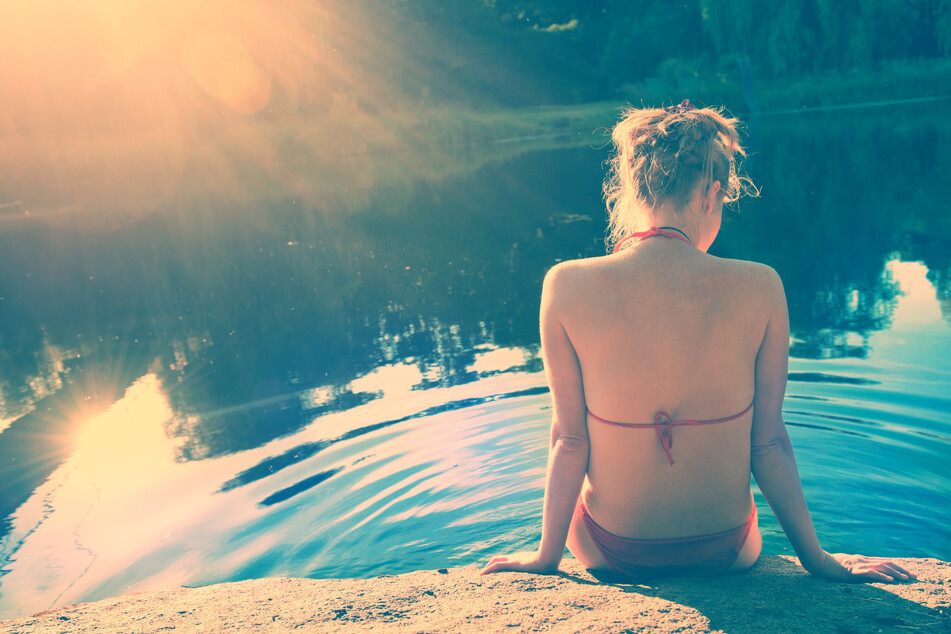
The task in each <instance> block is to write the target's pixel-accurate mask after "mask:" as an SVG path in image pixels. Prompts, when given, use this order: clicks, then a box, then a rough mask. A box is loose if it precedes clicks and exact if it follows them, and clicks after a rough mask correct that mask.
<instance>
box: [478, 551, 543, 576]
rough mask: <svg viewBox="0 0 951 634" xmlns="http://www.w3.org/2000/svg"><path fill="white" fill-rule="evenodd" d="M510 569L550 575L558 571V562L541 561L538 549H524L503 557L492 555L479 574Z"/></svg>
mask: <svg viewBox="0 0 951 634" xmlns="http://www.w3.org/2000/svg"><path fill="white" fill-rule="evenodd" d="M505 570H510V571H514V572H533V573H536V574H542V575H550V574H553V573H555V572H558V564H557V563H555V564H554V565H552V564H550V563H547V562H543V561H542V560H541V557H540V556H539V553H538V551H531V552H530V551H525V552H520V553H515V554H514V555H508V556H503V557H493V558H492V559H491V560H490V561H489V563H488V564H486V566H485V568H483V569H482V572H481V573H479V574H482V575H489V574H492V573H493V572H503V571H505Z"/></svg>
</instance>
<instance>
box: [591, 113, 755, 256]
mask: <svg viewBox="0 0 951 634" xmlns="http://www.w3.org/2000/svg"><path fill="white" fill-rule="evenodd" d="M740 125H741V124H740V122H739V121H738V120H737V119H734V118H732V117H727V116H724V115H723V114H721V110H719V109H715V108H694V107H693V106H690V105H689V104H687V102H684V104H681V105H680V106H672V107H669V108H628V109H627V110H626V111H624V113H623V116H622V118H621V120H620V121H619V122H618V124H617V125H616V126H614V131H613V133H612V135H611V136H612V139H613V141H614V149H615V151H614V154H613V156H612V157H611V158H610V159H609V160H608V175H607V178H606V179H605V181H604V200H605V202H606V203H607V207H608V231H607V238H606V240H605V242H606V244H607V246H608V250H609V251H610V250H611V248H612V247H613V245H615V244H617V243H618V242H620V241H621V240H622V239H623V238H625V237H626V236H628V235H630V234H631V233H634V232H635V231H640V230H643V229H646V228H648V227H649V226H650V225H651V224H653V223H652V222H651V221H652V216H653V210H654V209H655V208H656V207H658V206H659V205H662V204H664V203H666V202H668V201H669V202H672V203H673V204H674V206H675V207H676V208H677V209H681V208H683V207H684V206H685V205H686V204H687V203H688V202H689V201H690V197H691V196H692V195H693V193H694V192H695V191H696V189H697V187H698V186H701V185H702V186H703V189H704V191H706V189H707V188H708V187H709V186H710V185H711V184H712V183H713V181H720V186H721V187H722V191H723V202H725V203H730V202H735V201H736V200H737V199H738V198H740V196H742V195H743V194H744V193H752V195H756V193H758V192H756V188H755V187H754V186H753V183H752V182H751V181H750V180H749V179H748V178H746V177H745V176H739V175H737V167H736V155H737V154H739V155H740V156H745V155H746V154H745V153H744V151H743V148H742V147H741V146H740V139H739V134H738V133H737V128H738V127H739V126H740Z"/></svg>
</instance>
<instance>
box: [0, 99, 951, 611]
mask: <svg viewBox="0 0 951 634" xmlns="http://www.w3.org/2000/svg"><path fill="white" fill-rule="evenodd" d="M921 110H922V109H921V108H911V107H907V108H901V107H897V106H896V107H889V108H879V109H874V110H869V111H840V112H835V113H802V114H795V115H786V116H773V117H768V116H763V117H762V118H761V119H760V120H759V121H756V122H754V123H753V125H751V138H750V146H751V159H750V160H749V161H748V171H749V173H750V175H751V177H752V178H753V180H754V181H755V182H756V183H757V184H758V185H759V186H760V188H761V191H762V195H761V196H760V197H759V198H755V199H744V200H743V201H741V203H740V206H739V210H738V211H736V212H731V213H729V214H728V217H727V218H726V220H725V223H724V228H723V230H722V231H721V234H720V237H719V238H718V241H717V243H716V244H715V245H714V247H713V248H712V249H711V252H712V253H714V254H715V255H719V256H723V257H736V258H742V259H752V260H758V261H762V262H766V263H767V264H769V265H771V266H773V267H774V268H776V270H777V271H778V272H779V273H780V275H781V276H782V278H783V280H784V283H785V287H786V293H787V296H788V300H789V308H790V320H791V327H792V341H791V347H790V353H791V359H790V377H789V379H790V380H789V386H788V390H787V400H786V403H785V417H786V421H787V425H788V427H789V433H790V436H791V438H792V440H793V444H794V446H795V449H796V453H797V458H798V461H799V469H800V472H801V474H802V479H803V487H804V489H805V493H806V499H807V501H808V502H809V505H810V509H811V510H812V512H813V517H814V520H815V524H816V527H817V531H818V533H819V536H820V539H821V541H822V543H823V545H824V546H825V548H826V549H828V550H830V551H833V552H835V551H847V552H854V551H858V552H862V553H864V554H873V555H893V556H914V557H938V558H941V559H945V560H948V559H951V529H949V523H948V521H947V519H948V509H949V508H951V462H949V460H948V455H949V452H951V249H949V247H948V245H949V244H951V214H948V205H947V195H946V192H945V191H944V183H946V181H947V173H948V170H949V169H951V128H949V126H948V124H947V122H946V121H943V120H942V118H941V117H939V116H938V115H937V114H933V115H932V114H929V113H927V112H922V111H921ZM583 132H585V133H586V132H587V131H583ZM580 138H581V140H580V141H579V140H578V139H579V137H578V136H571V135H567V136H565V137H544V138H536V139H522V140H519V139H512V140H508V142H505V143H484V144H468V145H467V144H460V145H459V146H458V147H456V148H443V150H442V151H440V152H434V153H432V154H423V153H420V152H418V151H415V150H412V148H408V149H407V151H406V152H405V153H390V154H386V155H383V156H379V155H372V153H367V154H353V155H348V156H340V157H334V161H335V162H334V165H333V168H334V171H333V174H336V175H337V177H336V178H334V179H329V178H326V177H324V178H318V176H320V175H325V174H326V172H325V170H324V168H325V167H326V168H327V169H330V168H329V167H327V165H325V164H324V163H321V162H320V161H317V160H315V159H308V160H303V161H296V160H294V159H293V158H292V157H283V158H281V160H283V161H284V162H279V165H278V166H279V167H280V168H281V169H277V170H272V171H270V172H268V177H269V180H267V182H266V183H265V182H264V179H263V177H260V178H259V177H258V176H259V174H258V172H255V171H254V170H253V169H251V168H248V169H247V170H246V171H238V170H236V171H235V173H236V174H238V176H240V178H233V179H232V180H229V181H228V185H229V187H227V188H225V187H221V186H220V185H221V183H220V182H219V183H216V185H217V186H216V187H210V188H209V189H210V191H211V192H212V193H209V194H207V195H203V194H202V193H201V192H200V188H192V189H190V190H189V191H190V192H191V193H189V194H188V195H187V196H183V198H182V200H181V201H180V202H179V203H178V204H177V205H175V206H168V207H165V208H161V209H151V208H149V206H148V204H147V203H146V202H143V204H142V206H141V208H139V207H136V208H127V209H124V210H119V211H115V210H112V211H110V212H109V213H103V214H98V215H97V214H96V213H95V210H93V211H88V210H85V211H73V212H72V213H70V211H69V210H66V211H62V210H61V209H59V208H56V209H57V211H56V212H55V213H53V212H49V213H37V212H36V210H34V209H32V208H31V205H30V202H29V201H24V200H22V199H17V200H6V201H4V200H0V361H2V363H0V618H12V617H16V616H20V615H26V614H30V613H33V612H36V611H39V610H43V609H46V608H50V607H54V606H60V605H65V604H69V603H74V602H78V601H88V600H96V599H100V598H103V597H107V596H112V595H115V594H119V593H128V592H133V591H139V590H146V589H152V588H160V587H169V586H178V585H202V584H209V583H216V582H222V581H232V580H239V579H246V578H253V577H266V576H306V577H326V578H332V577H368V576H373V575H379V574H396V573H401V572H407V571H411V570H417V569H424V568H439V567H445V566H460V565H469V564H478V563H483V562H485V561H486V560H487V558H488V557H489V556H490V555H492V554H496V553H504V552H508V551H511V550H513V549H525V548H530V547H533V545H534V544H535V542H536V541H537V539H538V536H539V534H540V528H541V498H542V492H543V487H544V473H545V460H546V452H547V442H548V436H547V427H548V417H549V415H550V411H549V409H550V404H549V398H548V391H547V387H546V386H545V380H544V375H543V372H542V366H541V361H540V355H539V348H538V333H537V313H538V306H539V291H540V286H541V281H542V278H543V276H544V274H545V272H546V271H547V269H548V268H549V267H551V266H552V265H553V264H555V263H556V262H559V261H561V260H565V259H571V258H578V257H590V256H596V255H600V254H603V253H604V242H603V238H604V226H605V219H604V208H603V204H602V202H601V196H600V186H601V179H602V176H603V169H602V161H604V159H605V158H606V150H605V149H604V148H603V147H601V145H602V144H603V139H602V140H601V141H599V142H592V141H591V140H590V138H589V137H588V136H581V137H580ZM275 174H276V175H275ZM256 175H258V176H256ZM309 175H313V177H314V178H313V179H309ZM312 181H313V182H314V183H318V185H314V184H312ZM113 185H115V184H114V183H93V184H92V185H89V186H88V187H87V190H88V188H93V189H95V188H96V187H99V186H102V187H103V188H107V187H111V186H113ZM123 186H124V185H123ZM163 186H164V185H163ZM52 187H53V186H52V185H51V186H50V188H48V189H47V190H44V191H43V192H40V194H38V196H40V198H43V197H46V198H50V197H52V196H54V195H55V196H59V197H62V198H63V199H66V200H68V199H69V197H70V195H71V193H70V192H72V191H73V190H69V191H66V192H65V193H63V191H60V190H56V191H55V192H53V193H51V191H52V189H51V188H52ZM136 187H143V188H144V189H142V190H141V191H139V190H137V189H135V188H126V189H127V192H126V193H128V192H132V193H136V192H138V195H139V198H141V199H142V200H143V201H148V200H155V198H154V197H152V196H151V195H150V192H149V190H148V188H147V186H145V185H136ZM225 190H227V191H228V192H229V195H227V196H225V195H223V194H222V191H225ZM76 191H78V189H77V190H76ZM84 191H86V190H84ZM86 193H88V191H86ZM77 195H78V194H77ZM46 198H44V199H46ZM84 200H85V199H84ZM49 208H50V209H52V208H53V207H49ZM754 492H755V494H756V499H757V503H758V504H759V505H760V509H761V515H760V523H761V528H762V530H763V534H764V554H791V550H790V548H789V545H788V543H787V542H786V540H785V537H784V536H783V534H782V532H781V530H780V528H779V526H778V524H777V522H776V520H775V518H774V517H773V515H772V514H771V513H770V512H769V511H768V510H767V506H766V504H765V501H764V500H763V498H762V496H761V495H760V494H759V492H758V490H757V489H755V487H754Z"/></svg>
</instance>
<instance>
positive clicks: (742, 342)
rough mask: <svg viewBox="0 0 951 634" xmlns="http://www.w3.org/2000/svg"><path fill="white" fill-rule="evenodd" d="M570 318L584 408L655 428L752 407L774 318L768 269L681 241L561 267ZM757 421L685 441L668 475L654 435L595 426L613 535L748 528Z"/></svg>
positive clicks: (602, 501) (604, 516)
mask: <svg viewBox="0 0 951 634" xmlns="http://www.w3.org/2000/svg"><path fill="white" fill-rule="evenodd" d="M560 266H561V267H562V269H563V270H562V271H560V272H559V275H558V277H559V283H558V285H557V287H556V291H555V292H556V294H557V295H558V297H557V298H556V299H555V300H554V303H555V304H557V307H556V310H557V312H558V318H559V321H560V322H561V324H562V326H563V327H564V330H565V333H566V335H567V337H568V339H569V340H570V341H571V345H572V347H573V348H574V350H575V353H576V354H577V358H578V363H579V366H580V370H581V376H582V384H583V392H584V400H585V404H586V406H587V408H588V410H589V411H591V412H592V413H594V414H597V416H598V417H601V418H604V419H608V420H612V421H617V422H627V423H650V422H652V421H653V420H654V415H655V413H657V412H658V411H659V410H663V411H665V412H667V413H668V414H670V417H671V419H674V420H677V419H713V418H722V417H726V416H730V415H733V414H736V413H737V412H740V411H742V410H743V409H745V408H746V407H747V406H748V405H749V404H750V402H751V401H752V400H753V396H754V379H755V370H756V355H757V351H758V349H759V347H760V345H761V343H762V341H763V337H764V333H765V330H766V326H767V323H768V318H769V314H770V310H769V307H768V305H767V302H768V300H767V299H765V298H767V297H769V296H770V295H771V294H770V293H766V292H764V291H765V290H766V286H768V284H769V282H770V278H769V275H768V274H769V272H770V269H768V267H765V266H763V265H759V264H755V263H750V262H740V261H736V260H724V259H720V258H716V257H713V256H710V255H707V254H706V253H703V252H701V251H699V250H697V249H695V248H694V247H692V246H691V245H688V244H684V243H682V242H680V241H677V240H670V239H665V238H655V239H651V240H645V241H644V242H643V243H642V244H639V245H637V246H636V247H635V248H633V249H631V250H629V251H627V252H624V253H622V254H620V255H616V256H610V257H604V258H594V259H589V260H581V261H575V262H568V263H564V264H562V265H560ZM752 419H753V414H752V412H748V413H747V414H745V415H744V416H741V417H739V418H737V419H736V420H733V421H730V422H726V423H722V424H716V425H707V426H699V427H691V426H682V427H676V428H675V429H674V430H673V432H672V435H673V442H672V446H671V451H672V453H673V455H674V456H675V457H676V463H675V464H674V465H670V464H669V463H668V460H667V457H666V455H665V453H664V452H663V450H662V447H661V446H660V445H659V443H658V438H657V436H656V434H655V433H654V432H653V431H651V430H650V429H630V428H624V427H616V426H612V425H606V424H603V423H600V422H598V421H596V420H594V419H593V418H591V417H590V416H589V417H588V424H587V428H588V436H589V439H590V454H589V462H588V473H587V478H586V481H585V486H584V490H583V493H582V497H583V501H584V503H585V505H586V506H587V508H588V509H589V510H590V511H591V512H592V514H593V515H594V516H595V517H597V518H598V522H599V523H601V525H602V526H604V528H606V529H607V530H609V531H611V532H614V533H616V534H618V535H624V536H628V537H637V538H642V539H655V538H671V537H678V536H687V535H697V534H706V533H713V532H718V531H721V530H727V529H729V528H732V527H735V526H737V525H738V524H740V523H742V521H743V520H744V519H745V518H746V517H747V516H748V514H749V504H750V501H749V481H750V429H751V423H752Z"/></svg>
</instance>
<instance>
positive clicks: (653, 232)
mask: <svg viewBox="0 0 951 634" xmlns="http://www.w3.org/2000/svg"><path fill="white" fill-rule="evenodd" d="M655 236H661V237H664V238H677V239H678V240H683V241H684V242H686V243H687V244H690V245H692V244H693V242H691V241H690V238H688V237H687V235H686V234H685V233H684V232H683V231H681V230H680V229H677V228H676V227H651V228H650V229H648V230H647V231H638V232H635V233H632V234H631V235H629V236H627V237H626V238H624V239H623V240H621V241H620V242H618V243H617V245H615V247H614V252H615V253H617V251H618V249H620V248H621V245H622V244H624V243H625V242H627V241H628V240H646V239H648V238H653V237H655ZM752 408H753V403H752V402H750V404H749V405H748V406H747V407H746V409H744V410H743V411H742V412H739V413H738V414H734V415H733V416H727V417H726V418H714V419H710V420H670V414H668V413H667V412H665V411H659V412H657V413H656V414H654V422H653V423H616V422H614V421H610V420H605V419H603V418H601V417H600V416H597V415H595V413H594V412H592V411H591V410H590V409H589V410H588V415H590V416H591V418H593V419H594V420H596V421H598V422H599V423H604V424H606V425H615V426H617V427H641V428H643V427H653V428H654V432H655V433H656V434H657V440H658V441H660V446H661V447H662V448H663V449H664V453H665V454H666V455H667V462H669V463H670V464H671V465H673V464H674V457H673V456H672V455H671V454H670V448H671V447H673V445H674V435H673V429H674V427H676V426H677V425H715V424H717V423H726V422H728V421H731V420H736V419H737V418H739V417H741V416H743V415H744V414H746V413H747V412H748V411H750V410H751V409H752Z"/></svg>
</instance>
